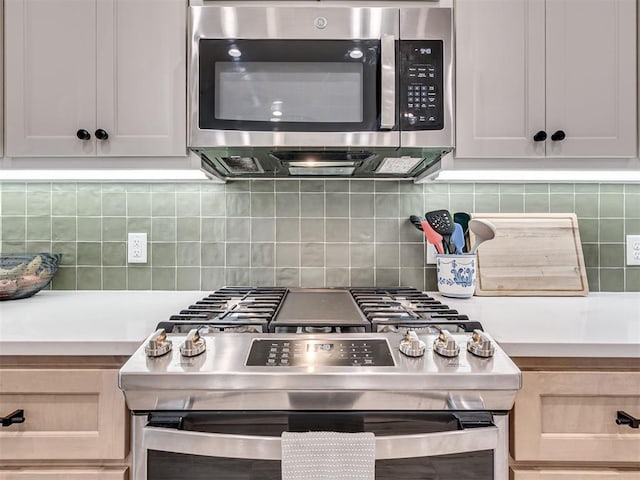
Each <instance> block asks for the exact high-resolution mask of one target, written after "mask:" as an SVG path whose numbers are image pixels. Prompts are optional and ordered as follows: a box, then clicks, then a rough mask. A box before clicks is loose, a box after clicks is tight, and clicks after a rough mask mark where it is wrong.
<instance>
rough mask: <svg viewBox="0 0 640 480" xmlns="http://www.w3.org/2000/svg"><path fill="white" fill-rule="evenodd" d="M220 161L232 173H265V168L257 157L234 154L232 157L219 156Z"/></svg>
mask: <svg viewBox="0 0 640 480" xmlns="http://www.w3.org/2000/svg"><path fill="white" fill-rule="evenodd" d="M218 160H220V163H222V164H223V165H224V167H225V168H226V169H227V170H228V171H229V172H230V173H232V174H236V175H239V174H243V173H263V172H264V169H263V168H262V165H260V162H259V161H258V159H257V158H255V157H241V156H239V155H232V156H230V157H221V158H218Z"/></svg>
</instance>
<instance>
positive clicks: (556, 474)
mask: <svg viewBox="0 0 640 480" xmlns="http://www.w3.org/2000/svg"><path fill="white" fill-rule="evenodd" d="M511 478H512V480H638V478H640V470H615V469H598V470H578V469H575V470H569V469H564V470H554V469H548V470H546V469H543V470H538V469H535V470H531V469H518V468H513V469H511Z"/></svg>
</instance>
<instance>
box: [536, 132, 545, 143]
mask: <svg viewBox="0 0 640 480" xmlns="http://www.w3.org/2000/svg"><path fill="white" fill-rule="evenodd" d="M546 139H547V132H545V131H544V130H540V131H539V132H538V133H536V134H535V135H534V136H533V141H534V142H544V141H545V140H546Z"/></svg>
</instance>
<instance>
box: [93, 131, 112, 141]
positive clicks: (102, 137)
mask: <svg viewBox="0 0 640 480" xmlns="http://www.w3.org/2000/svg"><path fill="white" fill-rule="evenodd" d="M96 138H97V139H98V140H106V139H107V138H109V134H108V133H107V132H106V131H105V130H103V129H101V128H99V129H98V130H96Z"/></svg>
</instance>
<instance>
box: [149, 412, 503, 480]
mask: <svg viewBox="0 0 640 480" xmlns="http://www.w3.org/2000/svg"><path fill="white" fill-rule="evenodd" d="M481 416H482V415H481ZM485 420H486V416H485V418H484V419H483V420H482V421H485ZM482 421H481V422H477V423H476V422H475V420H471V424H473V425H475V426H476V428H470V429H469V430H471V431H473V430H476V429H480V428H482V427H483V423H482ZM158 423H159V424H160V425H162V421H159V422H158ZM485 424H486V422H485ZM151 425H153V420H152V421H151ZM165 428H166V426H165ZM462 428H463V427H462V425H461V422H460V420H459V419H458V418H457V417H456V415H455V414H453V413H449V412H446V413H440V412H429V413H418V414H415V413H399V414H386V413H364V414H359V413H353V414H352V413H336V412H331V413H302V412H301V413H295V414H291V413H289V414H271V415H270V414H262V415H261V414H255V413H254V414H244V415H238V414H231V415H229V414H210V413H206V414H205V413H202V414H195V415H193V414H189V416H187V417H184V419H183V421H182V422H181V425H180V430H181V431H197V432H202V433H212V434H214V436H219V438H218V439H217V441H219V442H221V443H220V445H219V446H218V447H219V448H220V451H222V450H223V449H228V448H229V443H231V442H232V441H233V440H232V436H237V435H240V436H249V437H251V436H256V437H261V438H266V437H271V440H269V442H272V441H277V440H276V439H279V437H280V435H281V433H282V432H283V431H309V430H316V431H317V430H329V431H344V432H360V431H366V432H373V433H374V434H375V435H376V437H387V438H389V437H393V436H397V437H398V438H401V437H402V436H405V435H416V436H429V435H434V434H436V435H437V434H438V433H442V432H454V431H459V430H462ZM244 438H246V437H244ZM416 441H419V440H416ZM185 442H186V443H183V445H186V444H187V443H188V440H185ZM263 442H266V440H265V441H263ZM223 444H224V445H223ZM238 445H241V447H240V448H239V449H237V450H236V451H234V452H233V455H227V456H210V455H193V454H187V453H178V452H176V451H175V450H179V448H177V449H173V448H171V449H168V450H171V451H162V450H159V449H157V450H153V449H149V450H147V480H178V479H184V478H189V479H193V480H204V479H211V478H224V479H234V480H235V479H237V480H271V479H273V480H280V479H281V469H280V461H279V460H269V459H263V458H256V457H259V456H260V453H259V452H264V451H266V450H267V449H269V448H270V447H269V446H268V445H266V444H260V443H259V442H258V443H255V444H253V442H252V441H248V442H247V441H242V442H239V443H238ZM196 448H199V447H196ZM209 448H213V449H214V450H216V447H215V445H213V444H211V445H210V446H209ZM404 453H406V452H402V454H400V455H399V457H401V458H386V459H378V460H376V466H375V471H376V473H375V478H376V479H377V480H392V479H393V480H397V479H398V478H400V477H402V478H403V479H405V480H418V479H420V480H493V478H494V470H493V469H494V452H493V450H474V449H473V448H472V449H469V451H465V452H461V453H454V454H445V455H432V454H431V453H432V452H426V453H425V454H424V455H423V456H420V455H418V456H413V455H412V456H408V457H405V455H404Z"/></svg>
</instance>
